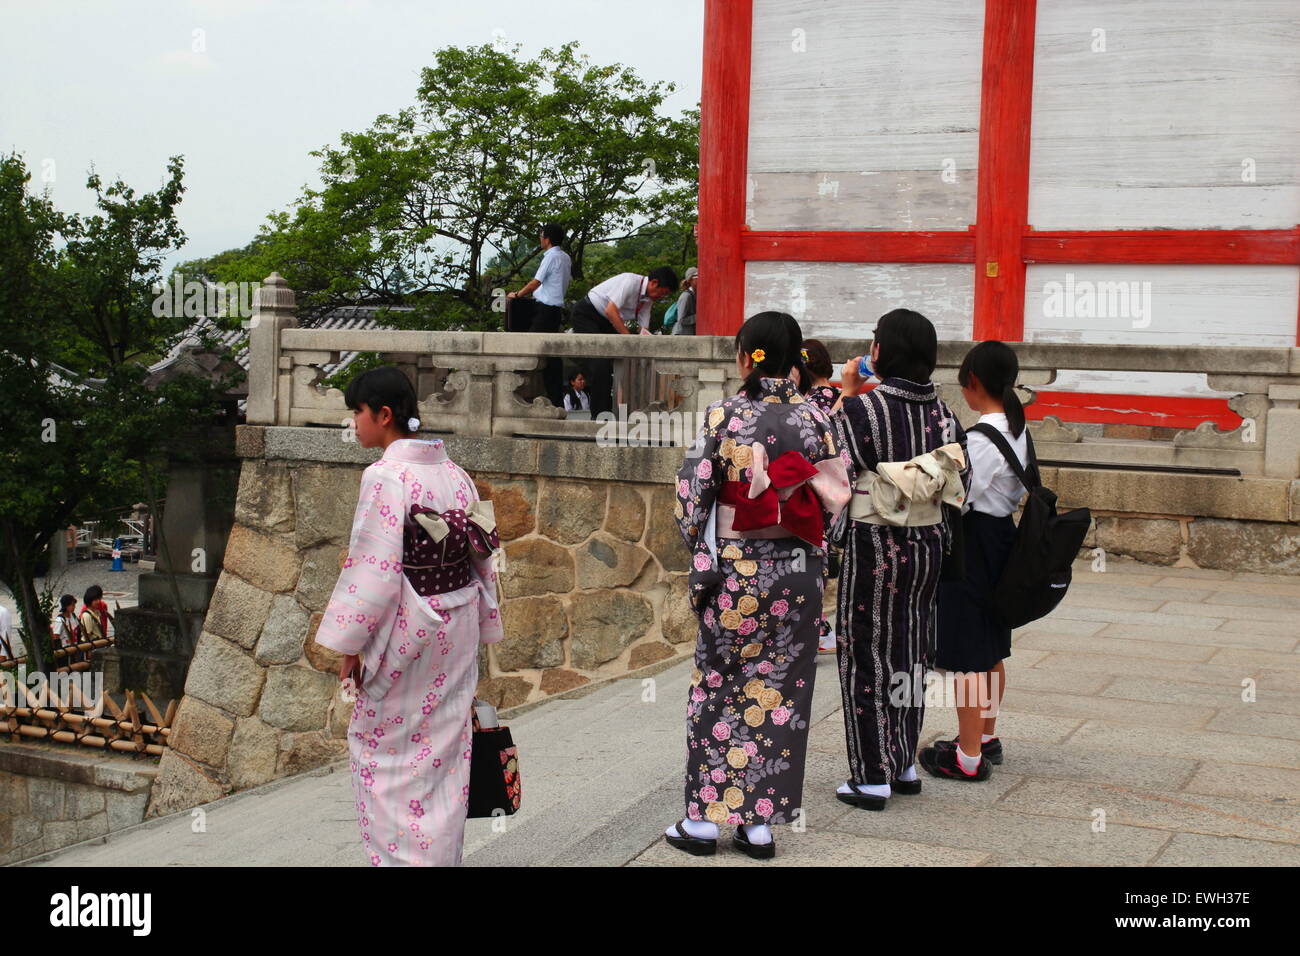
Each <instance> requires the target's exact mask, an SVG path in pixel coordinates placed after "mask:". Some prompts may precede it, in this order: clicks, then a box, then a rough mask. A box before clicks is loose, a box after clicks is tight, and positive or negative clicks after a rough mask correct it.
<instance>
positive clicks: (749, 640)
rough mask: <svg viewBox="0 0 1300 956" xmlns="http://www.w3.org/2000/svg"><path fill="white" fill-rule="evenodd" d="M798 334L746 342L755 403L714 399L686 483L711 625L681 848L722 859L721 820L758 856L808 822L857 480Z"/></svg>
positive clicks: (742, 339) (695, 708)
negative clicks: (823, 648)
mask: <svg viewBox="0 0 1300 956" xmlns="http://www.w3.org/2000/svg"><path fill="white" fill-rule="evenodd" d="M802 344H803V336H802V334H801V332H800V330H799V325H798V323H797V322H795V320H794V319H793V318H791V317H790V316H788V315H786V314H784V313H781V312H762V313H759V314H758V315H755V316H754V317H753V318H751V319H750V320H749V321H748V322H746V323H745V325H744V326H743V327H742V328H741V330H740V333H739V334H738V335H737V336H736V368H737V370H738V371H739V373H740V375H741V376H742V377H743V378H744V387H743V388H742V390H741V392H740V394H738V395H735V396H733V397H731V398H727V399H723V400H721V401H717V402H714V403H713V404H712V405H710V406H709V407H708V409H707V410H706V412H705V423H704V428H703V430H702V431H701V433H700V435H699V437H698V438H697V439H696V441H695V444H694V445H692V446H691V448H690V449H689V450H688V452H687V455H686V461H685V463H684V464H683V465H682V469H681V471H680V472H679V473H678V480H677V504H676V508H675V513H676V517H677V522H678V525H679V526H680V528H681V532H682V537H683V538H684V539H685V541H686V544H687V547H689V548H690V549H691V552H692V564H691V568H692V570H691V572H690V576H689V583H690V600H691V605H692V607H693V609H694V610H695V612H696V614H698V615H699V618H700V630H699V637H698V643H697V645H696V651H695V670H694V672H693V675H692V680H691V690H690V695H689V700H688V703H687V710H686V713H687V721H686V734H687V759H686V793H685V805H686V819H685V820H682V821H680V822H679V823H677V824H674V825H673V826H672V827H669V828H668V831H667V838H668V842H669V843H670V844H671V845H672V846H675V847H678V848H679V849H683V850H686V851H687V852H689V853H692V854H696V855H703V854H710V853H713V852H715V851H716V850H717V842H718V841H717V838H718V824H720V823H729V824H733V825H735V826H736V832H735V834H734V836H733V838H732V839H733V842H734V843H735V845H736V846H737V847H738V848H740V849H741V850H742V851H743V852H745V853H747V854H749V855H750V856H752V857H756V858H760V859H763V858H768V857H771V856H773V855H775V852H776V848H775V844H774V843H773V840H772V834H771V830H770V829H769V827H768V825H769V824H776V823H790V822H792V821H793V820H796V819H798V818H799V811H800V807H801V806H802V802H803V800H802V797H803V771H804V757H805V753H806V749H807V739H808V715H809V710H810V707H811V704H812V694H813V678H814V676H815V673H816V664H817V631H818V624H819V622H820V620H821V601H822V586H823V564H824V562H825V556H826V552H825V547H824V545H825V534H826V531H827V529H828V527H831V526H834V524H835V522H836V521H837V520H839V519H840V517H841V515H842V512H843V509H844V507H845V505H846V503H847V502H848V497H849V484H848V475H847V473H846V470H845V467H844V463H843V461H842V460H841V458H840V456H839V453H838V450H837V448H836V446H835V440H834V437H833V433H832V427H831V424H830V420H829V419H828V418H827V416H826V414H825V413H824V412H822V411H821V409H819V408H817V407H816V406H815V405H813V404H812V403H811V402H807V401H805V400H804V399H803V396H801V395H800V394H799V391H798V389H797V387H796V386H795V384H794V382H792V381H791V380H790V379H789V378H788V377H787V376H788V375H789V374H790V372H791V370H792V369H793V370H795V371H797V372H798V374H799V375H800V376H802V377H803V381H805V382H806V381H808V378H807V370H806V368H804V367H803V362H802V358H801V356H800V351H801V347H802Z"/></svg>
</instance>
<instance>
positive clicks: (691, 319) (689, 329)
mask: <svg viewBox="0 0 1300 956" xmlns="http://www.w3.org/2000/svg"><path fill="white" fill-rule="evenodd" d="M699 275H700V270H699V269H697V268H695V266H691V267H690V268H689V269H687V270H686V278H685V279H683V280H682V294H681V295H679V296H678V297H677V317H676V319H675V320H674V321H673V333H672V334H673V335H694V334H695V286H696V283H698V282H699Z"/></svg>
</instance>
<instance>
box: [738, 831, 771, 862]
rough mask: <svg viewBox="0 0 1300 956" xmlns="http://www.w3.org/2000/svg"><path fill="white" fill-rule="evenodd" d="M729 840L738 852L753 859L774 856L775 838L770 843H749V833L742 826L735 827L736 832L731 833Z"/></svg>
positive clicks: (767, 858) (764, 858)
mask: <svg viewBox="0 0 1300 956" xmlns="http://www.w3.org/2000/svg"><path fill="white" fill-rule="evenodd" d="M731 842H732V843H733V844H734V845H735V846H736V847H737V848H738V849H739V850H740V852H742V853H744V854H746V855H748V856H750V857H753V858H754V859H755V860H770V859H772V857H774V856H776V841H775V840H773V841H772V842H770V843H750V842H749V835H748V834H747V833H745V828H744V827H743V826H739V827H736V832H735V833H733V834H732V835H731Z"/></svg>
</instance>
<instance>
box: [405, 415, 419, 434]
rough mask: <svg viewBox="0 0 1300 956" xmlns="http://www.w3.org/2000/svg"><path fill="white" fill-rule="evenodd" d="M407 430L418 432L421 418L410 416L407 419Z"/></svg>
mask: <svg viewBox="0 0 1300 956" xmlns="http://www.w3.org/2000/svg"><path fill="white" fill-rule="evenodd" d="M406 430H407V431H408V432H418V431H419V430H420V420H419V419H418V418H408V419H407V420H406Z"/></svg>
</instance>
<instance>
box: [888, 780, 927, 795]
mask: <svg viewBox="0 0 1300 956" xmlns="http://www.w3.org/2000/svg"><path fill="white" fill-rule="evenodd" d="M889 789H890V790H892V791H893V792H894V793H901V794H903V795H904V796H907V797H914V796H916V795H917V794H918V793H920V792H921V778H920V777H918V778H917V779H915V780H898V779H894V780H892V781H890V784H889Z"/></svg>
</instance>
